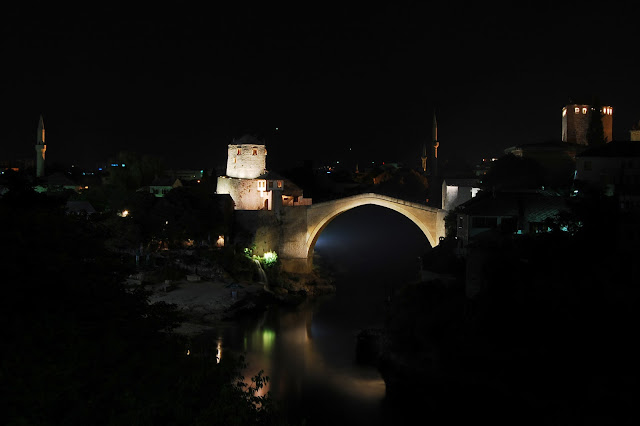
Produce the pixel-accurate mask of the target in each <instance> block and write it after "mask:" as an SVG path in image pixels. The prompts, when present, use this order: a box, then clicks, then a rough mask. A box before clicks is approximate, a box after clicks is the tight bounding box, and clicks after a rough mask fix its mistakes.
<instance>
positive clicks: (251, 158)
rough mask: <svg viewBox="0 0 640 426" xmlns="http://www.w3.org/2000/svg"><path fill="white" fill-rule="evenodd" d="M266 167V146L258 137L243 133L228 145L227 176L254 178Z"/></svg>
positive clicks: (262, 172) (263, 171)
mask: <svg viewBox="0 0 640 426" xmlns="http://www.w3.org/2000/svg"><path fill="white" fill-rule="evenodd" d="M266 169H267V148H266V146H265V145H263V144H260V142H259V141H258V139H256V138H254V137H252V136H249V135H245V136H243V137H242V138H240V139H238V140H237V141H234V143H233V144H231V145H229V151H228V155H227V176H228V177H232V178H240V179H255V178H257V177H258V176H260V175H262V174H264V173H265V171H266Z"/></svg>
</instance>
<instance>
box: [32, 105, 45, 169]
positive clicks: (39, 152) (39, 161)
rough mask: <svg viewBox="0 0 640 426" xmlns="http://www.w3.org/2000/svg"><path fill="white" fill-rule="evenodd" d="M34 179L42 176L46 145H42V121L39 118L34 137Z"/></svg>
mask: <svg viewBox="0 0 640 426" xmlns="http://www.w3.org/2000/svg"><path fill="white" fill-rule="evenodd" d="M35 148H36V177H43V176H44V153H45V152H46V151H47V145H45V143H44V120H43V119H42V115H41V116H40V122H39V123H38V134H37V135H36V146H35Z"/></svg>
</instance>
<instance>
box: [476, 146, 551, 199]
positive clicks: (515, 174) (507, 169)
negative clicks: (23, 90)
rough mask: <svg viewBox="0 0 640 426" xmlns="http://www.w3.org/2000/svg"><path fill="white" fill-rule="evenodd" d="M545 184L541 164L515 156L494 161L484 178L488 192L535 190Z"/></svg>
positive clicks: (483, 184)
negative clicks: (512, 189)
mask: <svg viewBox="0 0 640 426" xmlns="http://www.w3.org/2000/svg"><path fill="white" fill-rule="evenodd" d="M544 184H545V179H544V171H543V169H542V167H541V166H540V164H538V163H537V162H536V161H535V160H532V159H529V158H521V157H516V156H515V155H513V154H508V155H505V156H504V157H502V158H500V159H498V160H497V161H494V162H493V164H492V165H491V168H490V169H489V171H488V172H487V174H486V175H485V176H484V177H483V178H482V188H483V189H485V190H488V191H491V190H503V189H511V188H514V189H515V188H517V189H535V188H540V187H541V186H542V185H544Z"/></svg>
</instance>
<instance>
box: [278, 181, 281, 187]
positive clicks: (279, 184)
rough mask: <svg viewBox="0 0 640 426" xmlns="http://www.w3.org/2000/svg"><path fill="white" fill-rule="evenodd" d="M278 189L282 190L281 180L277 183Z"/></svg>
mask: <svg viewBox="0 0 640 426" xmlns="http://www.w3.org/2000/svg"><path fill="white" fill-rule="evenodd" d="M278 188H282V181H281V180H279V181H278Z"/></svg>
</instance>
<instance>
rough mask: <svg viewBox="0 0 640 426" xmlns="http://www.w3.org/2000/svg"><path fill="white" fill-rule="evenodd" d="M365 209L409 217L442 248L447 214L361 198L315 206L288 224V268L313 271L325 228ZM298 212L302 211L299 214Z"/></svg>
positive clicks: (371, 195)
mask: <svg viewBox="0 0 640 426" xmlns="http://www.w3.org/2000/svg"><path fill="white" fill-rule="evenodd" d="M364 205H376V206H381V207H385V208H388V209H391V210H393V211H396V212H398V213H400V214H401V215H403V216H405V217H407V218H408V219H409V220H411V221H412V222H413V223H415V224H416V226H418V228H420V230H421V231H422V232H423V233H424V235H425V236H426V237H427V240H428V241H429V244H431V246H432V247H435V246H437V245H438V243H439V241H440V237H444V216H445V214H446V212H445V211H444V210H442V209H438V208H434V207H428V206H425V205H422V204H417V203H412V202H410V201H404V200H400V199H398V198H393V197H388V196H385V195H380V194H374V193H367V194H358V195H353V196H350V197H345V198H340V199H337V200H332V201H326V202H323V203H318V204H313V205H311V206H308V207H306V209H305V210H304V217H301V216H299V214H295V215H292V216H290V217H289V220H285V222H284V228H285V239H284V244H283V246H282V247H281V259H282V260H283V264H284V265H285V268H286V269H289V270H299V269H306V270H308V269H309V268H311V266H312V258H313V249H314V247H315V244H316V241H317V240H318V237H319V236H320V234H321V233H322V231H323V230H324V228H325V227H326V226H327V225H328V224H329V223H330V222H331V221H332V220H333V219H334V218H335V217H336V216H338V215H339V214H341V213H344V212H345V211H347V210H351V209H353V208H356V207H360V206H364ZM296 209H299V207H297V208H296ZM290 211H292V210H290ZM298 212H300V210H298V211H296V212H295V213H298ZM294 263H296V265H294ZM287 264H288V265H287Z"/></svg>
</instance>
